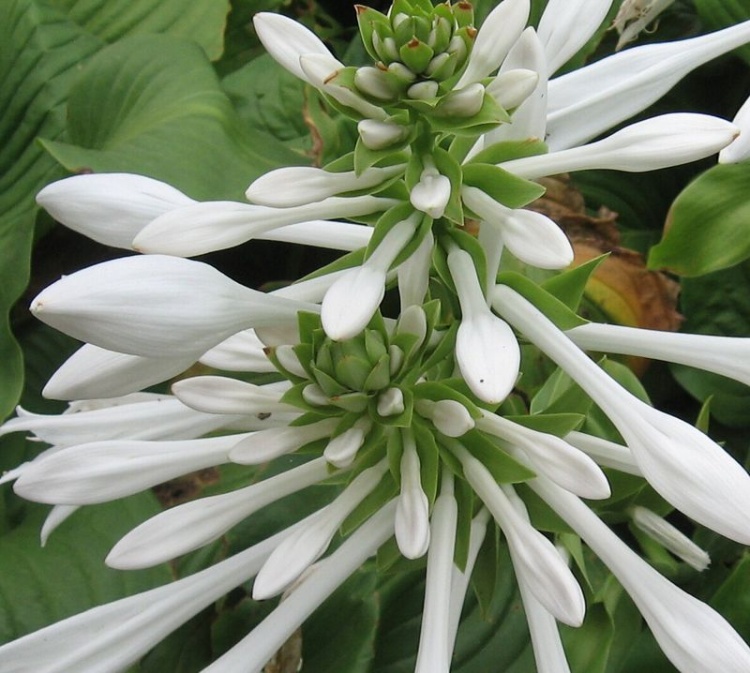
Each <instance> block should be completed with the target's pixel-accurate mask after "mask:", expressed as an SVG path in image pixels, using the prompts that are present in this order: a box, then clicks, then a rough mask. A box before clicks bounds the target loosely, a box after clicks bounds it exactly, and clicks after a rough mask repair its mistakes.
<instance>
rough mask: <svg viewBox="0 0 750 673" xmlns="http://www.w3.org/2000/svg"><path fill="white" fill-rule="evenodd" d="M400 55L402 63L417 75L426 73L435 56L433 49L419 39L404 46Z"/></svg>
mask: <svg viewBox="0 0 750 673" xmlns="http://www.w3.org/2000/svg"><path fill="white" fill-rule="evenodd" d="M398 53H399V55H400V56H401V61H402V63H403V64H404V65H405V66H406V67H407V68H409V70H411V71H412V72H414V73H416V74H420V73H422V72H424V70H425V68H427V66H428V65H429V63H430V61H431V60H432V57H433V56H434V55H435V52H434V51H433V50H432V47H430V46H429V45H427V44H425V43H424V42H422V41H421V40H419V39H417V38H414V39H412V40H409V42H407V43H406V44H404V45H402V46H401V48H400V49H399V51H398Z"/></svg>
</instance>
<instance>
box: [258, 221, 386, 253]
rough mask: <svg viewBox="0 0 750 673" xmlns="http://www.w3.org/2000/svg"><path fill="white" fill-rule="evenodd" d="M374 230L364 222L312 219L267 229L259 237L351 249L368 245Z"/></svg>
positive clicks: (321, 246) (284, 241)
mask: <svg viewBox="0 0 750 673" xmlns="http://www.w3.org/2000/svg"><path fill="white" fill-rule="evenodd" d="M372 231H373V230H372V227H368V226H367V225H364V224H353V223H351V222H337V221H335V220H334V221H328V220H312V221H310V222H299V223H297V224H290V225H287V226H285V227H279V228H278V229H273V230H271V231H267V232H265V233H263V234H260V235H259V236H258V239H260V240H263V241H281V242H282V243H296V244H298V245H311V246H313V247H317V248H330V249H332V250H347V251H350V250H358V249H359V248H364V247H366V246H367V244H368V243H369V242H370V238H371V237H372Z"/></svg>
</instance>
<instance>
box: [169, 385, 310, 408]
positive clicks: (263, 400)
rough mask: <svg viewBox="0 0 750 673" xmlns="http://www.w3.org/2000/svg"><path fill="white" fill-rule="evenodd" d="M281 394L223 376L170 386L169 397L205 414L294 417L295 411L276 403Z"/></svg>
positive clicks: (279, 391) (275, 387)
mask: <svg viewBox="0 0 750 673" xmlns="http://www.w3.org/2000/svg"><path fill="white" fill-rule="evenodd" d="M284 387H285V388H288V387H289V386H288V385H285V386H284ZM283 392H284V390H283V389H279V387H278V386H257V385H255V384H253V383H246V382H245V381H237V380H236V379H230V378H228V377H225V376H196V377H194V378H189V379H182V380H180V381H177V382H176V383H174V384H172V394H173V395H175V397H177V399H178V400H180V401H181V402H182V403H183V404H185V405H186V406H188V407H190V408H191V409H195V410H196V411H203V412H205V413H208V414H238V415H241V414H260V413H262V414H271V413H274V412H281V413H284V412H286V413H288V414H289V413H291V414H294V415H297V413H298V409H297V408H296V407H293V406H291V405H289V404H284V403H283V402H281V401H280V398H281V395H282V394H283Z"/></svg>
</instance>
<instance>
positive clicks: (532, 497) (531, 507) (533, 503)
mask: <svg viewBox="0 0 750 673" xmlns="http://www.w3.org/2000/svg"><path fill="white" fill-rule="evenodd" d="M515 488H516V489H517V490H518V495H519V496H520V497H521V499H522V500H523V503H524V505H526V509H527V510H528V512H529V518H530V519H531V523H532V525H533V526H534V528H536V529H537V530H540V531H546V532H548V533H556V534H558V535H564V534H568V535H570V534H575V533H574V532H573V531H572V530H571V528H570V526H568V524H566V523H565V522H564V521H563V520H562V519H561V518H560V516H559V515H558V514H557V513H556V512H555V511H554V510H553V509H552V508H551V507H550V506H549V505H548V504H547V503H546V502H544V500H542V499H541V498H540V497H539V496H538V495H537V494H536V493H535V492H534V491H533V490H532V489H530V488H529V487H528V486H525V485H524V484H519V485H518V486H516V487H515Z"/></svg>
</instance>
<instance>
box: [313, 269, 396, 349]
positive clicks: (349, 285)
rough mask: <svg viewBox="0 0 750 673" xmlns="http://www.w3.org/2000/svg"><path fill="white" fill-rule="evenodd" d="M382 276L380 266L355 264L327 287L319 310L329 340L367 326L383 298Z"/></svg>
mask: <svg viewBox="0 0 750 673" xmlns="http://www.w3.org/2000/svg"><path fill="white" fill-rule="evenodd" d="M385 276H386V274H385V271H383V270H381V269H374V268H372V267H370V266H367V265H365V266H359V267H357V268H355V269H351V270H350V271H349V272H348V273H346V274H345V275H344V276H342V277H341V278H339V279H338V280H337V281H336V282H335V283H334V284H333V285H332V286H331V288H330V289H329V290H328V292H327V293H326V296H325V299H324V300H323V306H322V309H321V313H320V317H321V319H322V321H323V329H325V332H326V334H327V335H328V336H329V337H330V338H331V339H334V340H335V341H342V340H344V339H351V338H352V337H354V336H356V335H357V334H359V333H360V332H361V331H362V330H363V329H364V328H365V327H366V326H367V323H369V322H370V320H371V319H372V316H373V315H374V314H375V311H377V310H378V307H379V306H380V302H381V301H383V296H384V295H385Z"/></svg>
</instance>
